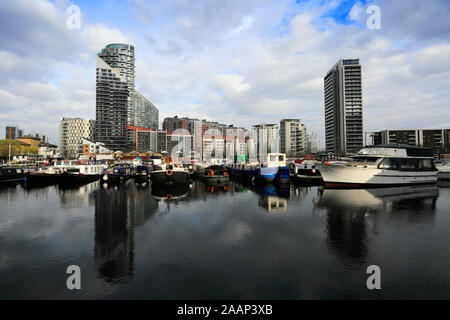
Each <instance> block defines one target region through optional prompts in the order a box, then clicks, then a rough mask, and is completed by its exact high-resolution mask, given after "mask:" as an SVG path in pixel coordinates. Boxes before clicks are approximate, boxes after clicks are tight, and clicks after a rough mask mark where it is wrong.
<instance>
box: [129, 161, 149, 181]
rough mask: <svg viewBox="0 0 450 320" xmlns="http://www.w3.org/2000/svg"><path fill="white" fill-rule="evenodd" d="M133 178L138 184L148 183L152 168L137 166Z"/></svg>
mask: <svg viewBox="0 0 450 320" xmlns="http://www.w3.org/2000/svg"><path fill="white" fill-rule="evenodd" d="M133 178H134V181H135V182H137V183H143V182H147V181H148V180H149V179H150V168H149V167H148V166H142V165H141V166H137V167H136V171H135V172H134V176H133Z"/></svg>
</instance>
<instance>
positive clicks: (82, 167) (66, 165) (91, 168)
mask: <svg viewBox="0 0 450 320" xmlns="http://www.w3.org/2000/svg"><path fill="white" fill-rule="evenodd" d="M54 167H55V168H60V169H62V170H63V171H64V174H63V175H62V182H63V183H79V182H91V181H95V180H97V179H99V177H100V176H101V175H102V174H103V171H104V170H105V169H106V168H107V167H108V166H107V165H105V164H80V163H79V162H78V161H71V160H66V161H57V162H55V164H54Z"/></svg>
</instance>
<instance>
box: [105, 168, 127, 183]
mask: <svg viewBox="0 0 450 320" xmlns="http://www.w3.org/2000/svg"><path fill="white" fill-rule="evenodd" d="M134 172H135V170H134V168H133V167H113V168H108V169H107V170H106V173H105V174H104V175H103V176H102V177H101V179H102V181H103V182H107V183H122V182H125V181H127V180H129V179H131V178H132V177H133V174H134Z"/></svg>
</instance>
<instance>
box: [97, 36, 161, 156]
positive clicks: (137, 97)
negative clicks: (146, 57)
mask: <svg viewBox="0 0 450 320" xmlns="http://www.w3.org/2000/svg"><path fill="white" fill-rule="evenodd" d="M134 59H135V58H134V46H132V45H129V44H121V43H115V44H109V45H107V46H106V47H105V48H103V49H102V50H101V51H100V52H99V53H98V55H97V85H96V126H95V134H94V139H95V141H97V142H103V143H104V144H105V147H107V148H109V149H112V150H122V151H126V150H130V149H133V148H136V146H138V144H139V143H138V141H137V140H138V137H139V136H142V135H139V134H138V132H137V130H141V129H142V130H147V131H148V130H155V131H156V130H157V129H158V114H159V111H158V109H157V108H156V107H155V106H154V105H153V104H152V103H151V102H150V101H149V100H147V99H146V98H145V97H144V96H142V95H141V94H140V93H139V92H138V91H136V90H135V88H134V79H135V66H134V62H135V60H134ZM144 145H147V144H146V143H144ZM146 151H147V150H146ZM155 151H156V150H155Z"/></svg>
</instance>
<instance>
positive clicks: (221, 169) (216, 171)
mask: <svg viewBox="0 0 450 320" xmlns="http://www.w3.org/2000/svg"><path fill="white" fill-rule="evenodd" d="M194 172H195V175H196V176H197V177H198V178H199V179H201V180H202V181H204V182H205V183H207V184H220V183H223V182H227V181H229V180H230V177H229V175H228V169H227V168H226V167H225V166H224V165H219V164H211V165H208V164H205V163H202V164H196V165H195V166H194Z"/></svg>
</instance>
